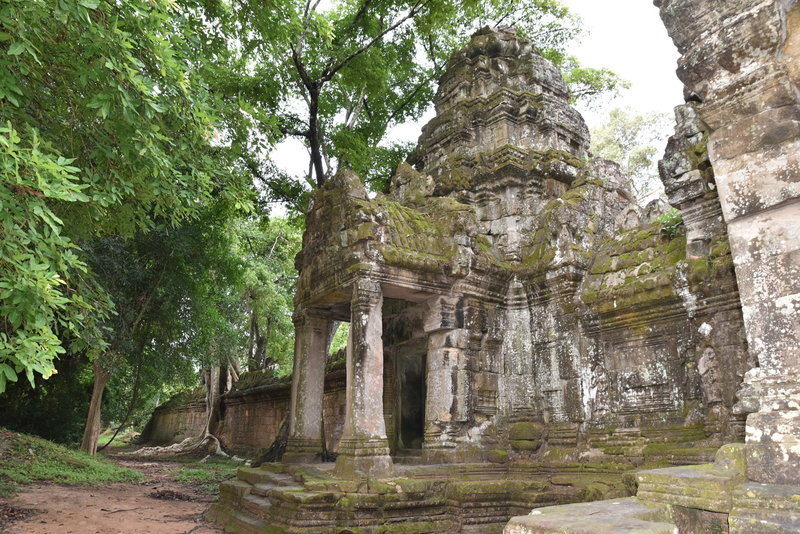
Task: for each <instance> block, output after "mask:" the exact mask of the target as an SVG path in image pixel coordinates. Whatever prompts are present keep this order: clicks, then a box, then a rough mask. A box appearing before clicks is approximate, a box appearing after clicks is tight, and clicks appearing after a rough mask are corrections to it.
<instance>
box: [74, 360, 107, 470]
mask: <svg viewBox="0 0 800 534" xmlns="http://www.w3.org/2000/svg"><path fill="white" fill-rule="evenodd" d="M92 369H93V370H94V387H93V388H92V400H91V401H90V402H89V414H88V415H87V417H86V427H85V428H84V429H83V440H81V450H82V451H84V452H86V453H89V454H94V453H95V452H97V440H98V438H99V437H100V405H101V403H102V402H103V391H105V389H106V384H107V383H108V379H109V378H111V374H110V373H109V372H108V371H106V370H105V369H103V366H102V365H100V361H99V360H95V361H94V364H93V365H92Z"/></svg>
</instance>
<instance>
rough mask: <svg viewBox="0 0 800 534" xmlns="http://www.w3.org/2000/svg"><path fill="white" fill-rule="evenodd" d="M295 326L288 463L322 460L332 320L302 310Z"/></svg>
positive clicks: (296, 315)
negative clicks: (328, 351) (326, 362)
mask: <svg viewBox="0 0 800 534" xmlns="http://www.w3.org/2000/svg"><path fill="white" fill-rule="evenodd" d="M293 321H294V325H295V342H294V367H293V371H292V393H291V401H290V406H289V439H288V441H287V443H286V452H285V453H284V455H283V461H284V462H285V463H306V462H315V461H319V460H321V457H322V450H323V446H322V445H323V444H322V440H323V436H322V401H323V397H324V394H325V361H326V360H327V350H328V339H329V337H330V331H331V327H332V325H333V321H332V320H331V318H330V316H329V315H328V314H327V313H326V312H324V311H322V310H302V311H300V312H299V313H296V314H295V316H294V317H293Z"/></svg>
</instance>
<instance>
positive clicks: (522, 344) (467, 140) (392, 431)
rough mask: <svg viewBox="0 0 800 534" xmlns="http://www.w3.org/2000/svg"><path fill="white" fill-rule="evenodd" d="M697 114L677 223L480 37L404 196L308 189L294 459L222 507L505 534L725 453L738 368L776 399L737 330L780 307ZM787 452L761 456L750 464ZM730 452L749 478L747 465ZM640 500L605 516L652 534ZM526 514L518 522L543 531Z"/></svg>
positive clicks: (532, 59)
mask: <svg viewBox="0 0 800 534" xmlns="http://www.w3.org/2000/svg"><path fill="white" fill-rule="evenodd" d="M663 9H666V8H663ZM687 9H688V8H687ZM667 11H668V9H667ZM731 61H733V60H731ZM776 95H778V96H780V94H778V93H776ZM778 96H776V98H778ZM784 96H785V95H784ZM697 100H698V99H697V98H692V99H691V102H690V103H688V104H686V105H685V106H683V107H680V108H678V110H677V111H676V116H677V123H678V126H677V129H676V133H675V135H674V136H673V137H672V138H671V140H670V143H669V147H668V152H667V155H666V156H665V159H664V161H663V162H662V164H661V173H662V179H663V180H664V183H665V186H666V190H667V195H668V197H669V202H670V204H672V206H673V207H674V208H677V209H678V210H679V213H680V214H681V215H682V217H683V224H682V225H679V224H676V221H675V215H674V213H670V212H668V211H667V206H664V205H663V204H662V203H658V202H656V203H653V204H651V205H649V206H648V207H647V208H645V209H642V208H640V207H638V206H637V205H636V204H635V202H634V201H633V199H632V197H631V194H630V192H629V190H628V188H627V185H626V180H625V178H624V177H623V176H622V175H621V173H620V170H619V168H618V167H617V166H616V165H615V164H613V163H611V162H608V161H604V160H597V159H593V158H592V157H591V154H590V153H589V139H588V131H587V128H586V125H585V124H584V121H583V119H582V118H581V116H580V114H578V113H577V112H576V111H575V110H574V109H573V108H572V107H571V106H570V104H569V101H568V94H567V88H566V86H565V84H564V81H563V79H562V77H561V74H560V73H559V71H558V70H557V69H556V68H555V67H554V66H553V65H552V64H550V63H549V62H548V61H546V60H544V59H543V58H541V57H539V56H538V55H536V54H535V53H534V52H533V51H532V49H531V46H530V45H529V44H528V43H527V42H526V41H525V40H523V39H520V38H519V37H517V36H516V35H515V33H514V32H513V30H511V29H509V28H505V29H498V30H488V29H487V30H482V31H480V32H478V33H476V34H475V35H474V36H473V37H472V39H471V40H470V42H469V43H468V44H467V45H466V46H465V47H464V48H463V49H461V50H459V51H457V52H456V53H455V54H454V55H453V56H452V57H451V59H450V61H449V62H448V64H447V69H446V73H445V74H444V76H443V78H442V79H441V80H440V85H439V90H438V92H437V94H436V99H435V106H436V117H435V118H434V119H433V120H432V121H431V122H430V123H429V124H428V125H427V126H425V128H424V129H423V133H422V136H421V137H420V140H419V144H418V146H417V149H416V151H415V153H414V155H413V156H412V158H410V161H409V162H408V163H405V164H403V165H401V167H400V168H399V169H398V170H397V173H396V174H395V176H394V177H393V179H392V182H391V190H390V192H389V193H388V194H385V195H384V194H378V195H377V196H374V197H373V196H371V195H369V194H368V193H367V191H366V189H365V188H364V186H363V185H362V183H361V182H360V180H359V177H358V176H356V175H355V174H353V173H352V172H348V171H342V172H340V173H339V174H338V175H336V176H335V177H334V178H332V179H331V180H329V181H328V182H327V183H326V184H325V185H324V186H323V187H322V188H321V189H319V190H318V191H316V192H314V194H313V197H312V208H311V211H310V213H309V214H308V218H307V227H308V230H307V232H306V234H305V236H304V239H303V250H302V252H301V254H300V255H299V256H298V258H297V267H298V270H299V271H300V281H299V286H298V290H297V295H296V300H295V303H296V312H295V324H296V348H295V361H294V373H293V377H292V385H291V398H290V402H289V404H290V409H289V411H290V413H289V440H288V443H287V448H286V453H285V455H284V457H283V463H281V464H270V465H265V466H262V467H261V468H258V469H242V470H240V473H239V477H238V479H237V480H236V481H232V482H229V483H226V484H224V485H223V486H222V488H221V497H220V503H219V504H218V505H216V506H215V507H214V509H213V510H212V517H214V518H215V519H216V520H218V521H220V522H222V523H225V524H227V525H229V526H231V528H238V529H239V530H240V531H245V532H420V533H421V532H499V531H501V530H502V528H503V525H505V523H506V522H507V521H508V519H509V518H510V517H511V516H513V515H518V514H527V513H528V512H529V511H530V510H531V509H533V508H538V507H543V506H549V505H553V504H560V503H571V502H579V501H589V500H596V499H601V498H604V497H623V496H626V495H630V494H631V493H632V492H635V490H636V488H635V486H636V478H635V477H633V476H632V475H630V474H628V475H626V474H625V473H626V472H632V470H634V469H636V468H637V467H642V466H651V467H656V466H660V467H663V466H666V465H684V464H689V463H698V462H703V461H712V460H713V459H714V455H715V453H716V452H717V448H718V447H719V446H720V445H721V444H723V443H726V442H736V441H741V440H742V439H743V438H744V433H745V416H744V415H743V414H742V410H741V409H739V410H737V409H735V405H736V402H737V399H736V393H737V391H739V390H740V389H741V388H742V387H743V386H742V381H743V377H745V375H746V376H747V377H748V378H747V384H746V386H744V387H745V391H750V392H752V393H751V394H750V397H749V398H759V395H761V393H760V391H761V390H759V389H758V388H772V389H770V391H773V392H774V393H770V395H772V396H773V397H775V398H777V397H778V396H780V393H779V392H778V391H777V389H775V388H778V387H779V384H782V382H780V381H778V382H775V383H774V384H773V383H772V382H769V380H772V379H767V378H764V379H762V378H757V377H756V375H754V374H753V371H751V368H752V367H753V366H754V365H755V363H756V360H755V357H758V358H761V357H762V354H766V353H770V350H772V348H771V346H770V343H773V341H771V340H773V339H775V338H774V336H768V335H766V333H760V331H757V330H753V328H755V327H748V328H749V329H746V326H747V325H748V324H749V323H748V320H749V321H750V322H752V314H754V313H763V312H764V310H762V309H761V308H759V306H760V304H759V302H761V299H760V297H759V298H756V294H755V292H754V291H755V290H754V289H753V288H752V287H749V286H748V287H747V292H746V293H744V294H743V296H742V297H741V298H742V301H743V302H744V303H745V307H744V310H745V315H743V313H742V306H741V304H740V294H739V289H738V287H737V279H736V276H735V275H734V261H733V259H732V255H731V247H730V246H729V239H728V234H727V231H728V228H730V225H729V224H725V222H726V221H730V220H731V213H732V212H731V213H728V212H725V210H726V209H727V210H730V209H731V207H730V206H729V205H727V204H726V203H724V202H723V203H722V205H721V204H720V200H719V197H718V191H719V190H720V189H723V188H722V186H721V185H720V187H719V188H718V178H717V174H715V173H718V172H719V170H718V166H717V165H716V163H714V164H713V165H712V163H713V160H714V158H720V157H721V156H720V154H719V153H717V152H715V150H719V149H720V147H721V146H722V145H720V144H715V140H716V139H718V138H719V134H718V131H719V128H720V123H718V122H714V123H713V127H712V126H710V125H709V122H708V120H709V119H708V118H707V117H709V116H710V115H708V111H707V110H708V108H707V107H705V104H702V103H699V102H697ZM753 109H755V108H753V106H750V107H746V108H742V109H741V110H740V111H739V112H740V113H742V114H744V113H750V112H751V111H752V110H753ZM787 120H788V119H787ZM781 124H783V123H781ZM788 124H789V123H788V122H786V128H788ZM784 130H785V128H778V129H777V130H776V131H775V132H773V133H772V134H769V135H773V136H778V135H779V134H780V135H783V134H784V133H786V132H785V131H784ZM781 132H783V133H781ZM765 135H767V134H765ZM715 136H716V137H715ZM709 139H711V143H710V144H709ZM737 148H738V149H739V150H741V151H746V150H748V147H747V146H744V145H743V146H738V147H737ZM726 154H727V153H726ZM730 154H731V157H733V156H734V155H735V154H734V153H733V152H731V153H730ZM785 154H786V158H791V157H793V156H789V154H790V152H788V151H787V152H785ZM726 161H727V160H726ZM723 168H724V169H726V171H725V172H726V173H730V172H740V170H737V171H731V170H728V169H727V168H726V167H724V165H723ZM737 169H739V168H738V167H737ZM741 172H745V171H741ZM787 187H789V186H787ZM723 192H724V193H725V194H729V192H728V190H727V189H723ZM770 199H772V200H775V202H776V203H777V204H780V202H779V200H780V199H779V198H778V197H775V198H774V199H773V198H772V197H770ZM752 200H753V204H752V206H753V207H754V208H753V209H756V208H755V207H756V206H757V209H758V210H762V209H764V206H762V204H763V202H761V201H760V200H759V197H758V196H757V195H756V196H754V197H752ZM795 213H796V212H795ZM723 215H724V216H725V220H723ZM795 222H800V219H797V220H796V221H795ZM794 226H795V227H794V229H791V228H790V227H789V226H788V225H786V226H785V227H786V231H787V232H789V231H794V232H797V229H796V226H797V225H796V224H795V225H794ZM742 232H744V233H742ZM747 232H751V233H752V230H747V231H746V230H744V229H742V230H741V231H740V232H739V233H737V234H735V237H736V238H735V239H734V241H733V242H734V245H735V246H736V247H740V248H741V250H739V251H738V252H737V254H736V255H735V256H734V257H736V258H739V260H738V261H739V263H737V267H736V268H737V269H739V270H740V271H741V269H745V268H749V267H746V265H747V262H748V261H754V260H753V259H752V256H748V255H747V254H748V253H747V252H746V250H745V249H747V245H745V243H744V241H742V240H744V239H747V237H746V236H747V235H750V234H748V233H747ZM732 235H734V234H732ZM787 235H788V234H787ZM753 237H757V236H755V234H754V235H753ZM737 239H739V240H740V241H737ZM794 239H795V245H796V236H795V238H794ZM759 243H762V244H761V245H759V246H763V247H773V248H774V247H778V248H780V247H781V246H783V245H781V244H779V243H777V244H774V245H767V243H766V242H759ZM742 247H744V248H742ZM748 250H754V249H752V247H751V248H750V249H748ZM776 250H777V249H776ZM753 253H756V252H753ZM758 253H759V254H761V252H758ZM786 261H789V262H790V261H791V260H790V258H786ZM795 263H796V257H795ZM777 268H778V267H776V269H777ZM777 272H778V271H776V273H777ZM790 274H791V273H790ZM793 276H794V282H792V281H791V278H790V279H789V280H775V281H774V285H775V289H774V291H776V292H777V293H776V296H782V295H784V293H781V291H783V290H782V289H781V290H779V289H777V287H778V286H780V285H781V284H790V283H795V282H796V281H797V279H798V277H797V276H796V275H793ZM781 287H783V286H781ZM751 297H752V299H753V300H752V301H750V300H747V299H748V298H751ZM781 298H783V297H781ZM781 302H783V301H781ZM792 302H793V301H788V300H787V301H785V302H783V303H780V302H779V303H777V304H775V305H774V306H777V308H770V310H773V311H774V314H778V315H779V314H780V313H782V312H781V310H784V309H787V310H788V309H790V308H791V306H792V305H793V304H792ZM787 306H788V308H787ZM792 313H795V318H796V309H795V311H794V312H792ZM790 315H791V314H790ZM775 321H776V322H775V323H774V325H775V327H776V328H786V329H788V330H792V329H793V328H794V331H795V332H796V328H797V324H798V323H796V322H795V323H792V322H791V321H790V322H788V323H787V319H786V318H784V317H783V316H777V315H776V317H775ZM338 322H349V323H350V336H349V340H348V344H347V350H346V362H345V368H346V380H345V382H344V388H345V392H344V395H343V397H344V398H343V399H342V401H341V402H337V401H336V399H337V398H338V397H333V396H331V395H328V394H326V391H327V390H326V363H327V359H328V354H327V352H328V350H327V349H328V345H329V339H330V337H331V332H332V329H333V327H334V325H335V324H337V323H338ZM746 332H747V337H746V334H745V333H746ZM748 341H749V344H748ZM775 343H782V342H781V341H779V340H778V341H775ZM781 346H784V345H781ZM795 347H796V344H795ZM748 348H749V350H748ZM765 351H766V352H765ZM754 356H755V357H754ZM762 368H763V365H762ZM759 376H760V375H759ZM770 376H773V375H770ZM774 376H776V377H777V376H780V375H779V374H775V375H774ZM765 380H766V382H765ZM753 402H755V401H753ZM775 402H777V401H775ZM751 404H752V403H751ZM775 405H777V404H775V403H773V404H771V405H770V406H775ZM739 406H741V404H740V405H739ZM752 406H753V408H752V410H758V409H761V410H762V411H766V412H768V413H765V415H764V417H766V418H767V419H769V418H773V419H774V418H775V417H777V415H774V413H780V414H783V413H784V412H783V411H781V410H784V408H780V409H778V408H775V409H774V410H777V412H775V411H769V410H773V408H768V407H766V405H761V408H759V406H758V405H757V403H756V404H752ZM796 408H797V406H795V407H794V408H791V407H789V406H787V407H785V410H789V409H796ZM751 417H752V416H751ZM780 417H783V415H781V416H780ZM771 420H772V419H770V421H771ZM787 421H788V420H787ZM764 424H766V423H764ZM770 424H771V423H770ZM787 424H788V423H787ZM794 435H795V436H796V435H797V434H794ZM787 443H788V442H787ZM781 447H783V448H781ZM788 447H790V445H787V444H786V443H783V442H780V443H779V442H776V443H775V444H774V445H773V444H772V443H771V444H770V445H769V446H768V447H767V449H766V450H768V451H773V452H769V454H768V455H766V456H765V455H763V454H761V453H758V454H756V453H754V454H752V455H751V456H752V457H753V459H754V460H753V461H754V464H753V465H754V468H755V466H756V465H759V464H758V462H761V464H762V465H763V464H764V462H765V461H767V460H765V458H771V457H774V453H775V451H785V452H786V453H787V454H796V453H794V452H791V449H790V448H788ZM723 451H724V452H725V451H728V449H724V450H723ZM332 455H335V456H336V461H335V464H333V463H324V462H322V460H323V459H324V458H328V457H330V456H332ZM770 455H771V456H770ZM717 456H718V461H719V462H721V465H722V464H724V465H723V467H724V468H725V469H728V468H730V469H733V467H732V465H733V464H735V463H736V461H735V456H736V455H735V454H733V455H731V454H727V452H725V454H722V455H719V454H718V455H717ZM731 458H733V459H731ZM726 462H727V463H726ZM794 465H795V466H797V463H796V462H795V464H794ZM770 473H772V474H770V475H769V476H770V477H773V478H774V479H775V480H774V481H776V482H777V481H785V480H789V479H791V477H792V476H795V475H796V473H797V471H795V475H792V474H791V473H788V472H787V471H786V470H784V469H779V470H773V471H770ZM639 480H640V482H639V483H640V490H641V489H642V488H643V487H644V485H645V483H644V482H643V481H642V480H643V479H639ZM756 480H758V479H756ZM653 491H660V490H658V489H654V490H653ZM626 502H628V503H629V505H628V506H629V507H628V508H626V509H625V513H620V514H616V516H615V517H618V518H628V519H629V518H630V517H633V519H632V520H635V521H644V520H642V519H638V518H640V517H644V515H646V513H645V512H648V511H649V510H650V508H648V507H647V506H649V505H643V504H640V503H639V502H638V501H636V502H635V503H634V504H630V503H631V502H633V501H626ZM637 506H641V507H642V509H644V510H645V512H642V511H641V510H640V509H639V508H636V507H637ZM631 507H633V508H631ZM548 510H549V509H548ZM611 510H612V515H614V514H613V509H611ZM663 511H664V508H663V507H662V508H657V510H656V512H658V514H660V513H661V512H663ZM656 512H653V513H654V514H656ZM569 513H572V512H569ZM589 513H590V514H593V513H595V512H589ZM648 513H649V512H648ZM658 514H656V515H658ZM665 514H666V515H669V514H668V513H666V512H665ZM601 515H602V514H601ZM662 515H663V514H662ZM543 516H544V514H543ZM634 516H635V517H634ZM532 517H533V518H535V517H536V516H527V517H526V518H523V520H521V521H517V523H515V524H513V525H512V524H510V525H509V527H508V528H509V529H512V530H509V532H551V530H546V528H545V527H542V528H541V529H539V530H537V528H539V527H537V526H535V525H534V524H533V523H531V522H530V518H532ZM653 517H655V515H654V516H653ZM659 517H661V516H660V515H659ZM717 519H719V518H716V517H715V518H714V520H717ZM512 523H514V522H513V521H512ZM659 525H661V526H659V527H658V528H662V527H663V525H668V523H664V522H662V523H659ZM514 528H516V529H518V530H513V529H514ZM668 528H669V529H671V528H672V527H671V526H669V525H668ZM669 529H668V530H666V532H671V531H672V530H669ZM559 532H560V530H559ZM576 532H577V531H576ZM580 532H583V531H580ZM597 532H610V530H602V529H600V530H597ZM653 532H656V530H654V531H653ZM658 532H661V531H658ZM687 532H688V531H687Z"/></svg>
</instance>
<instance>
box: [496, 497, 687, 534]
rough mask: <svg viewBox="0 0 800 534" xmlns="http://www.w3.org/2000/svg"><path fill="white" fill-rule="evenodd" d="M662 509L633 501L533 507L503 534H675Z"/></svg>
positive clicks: (664, 510)
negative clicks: (533, 508)
mask: <svg viewBox="0 0 800 534" xmlns="http://www.w3.org/2000/svg"><path fill="white" fill-rule="evenodd" d="M668 518H669V513H668V510H667V508H666V507H665V506H658V505H654V504H645V503H642V502H640V501H638V500H637V499H636V498H633V497H631V498H627V499H613V500H609V501H595V502H589V503H580V504H565V505H561V506H548V507H545V508H537V509H535V510H533V511H532V512H531V513H530V514H528V515H524V516H518V517H512V518H511V521H509V522H508V523H507V524H506V527H505V529H504V530H503V534H623V533H624V534H678V527H677V526H675V525H674V524H673V523H671V522H670V521H669V519H668Z"/></svg>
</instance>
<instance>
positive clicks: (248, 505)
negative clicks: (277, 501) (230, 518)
mask: <svg viewBox="0 0 800 534" xmlns="http://www.w3.org/2000/svg"><path fill="white" fill-rule="evenodd" d="M239 509H240V510H241V511H242V513H244V514H246V515H247V516H249V517H251V518H255V519H259V520H265V521H266V520H269V519H270V512H271V511H272V503H271V502H269V501H268V500H267V499H264V498H263V497H259V496H257V495H246V496H245V497H243V498H242V503H241V505H240V507H239Z"/></svg>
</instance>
